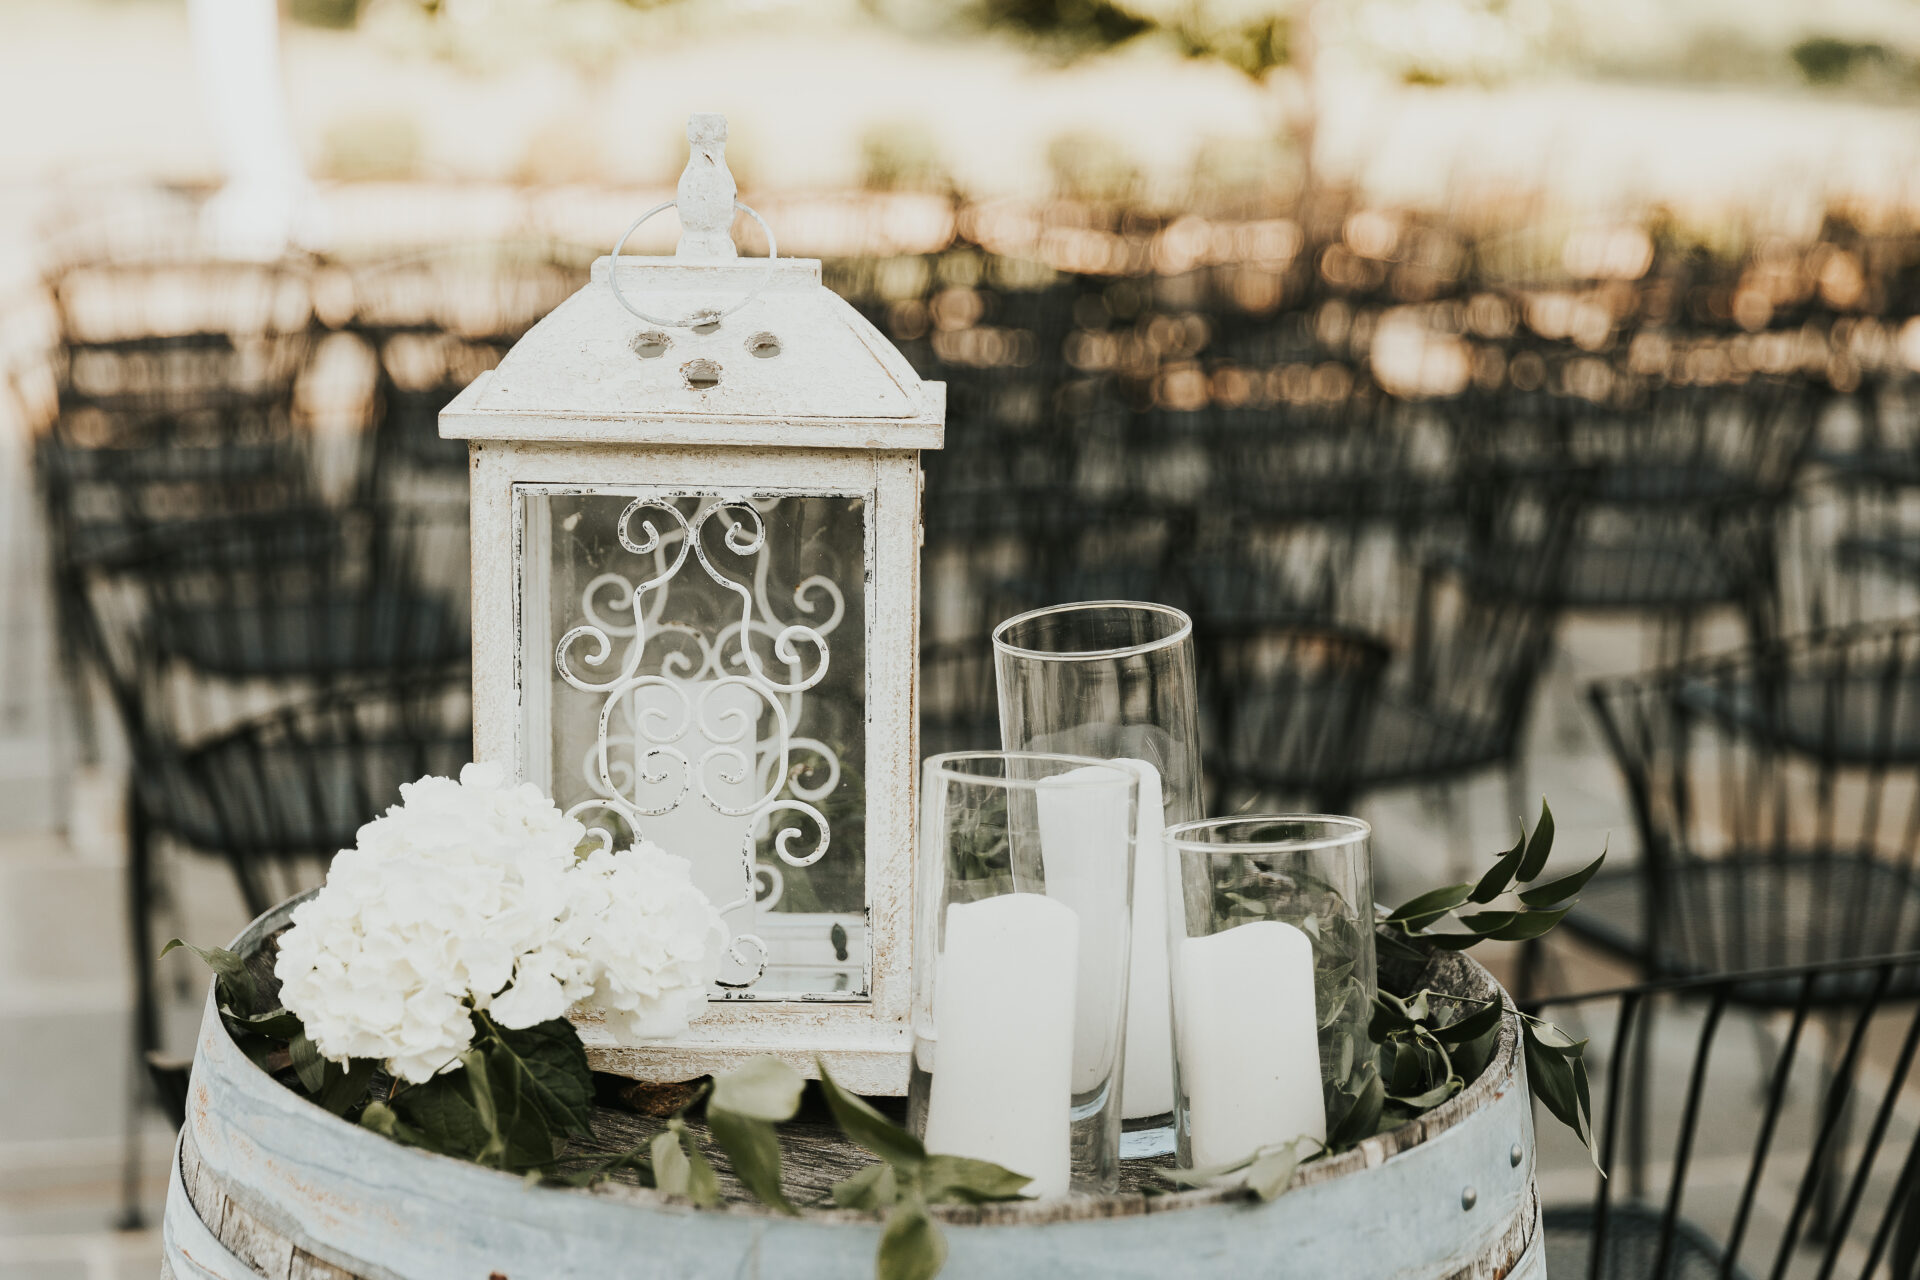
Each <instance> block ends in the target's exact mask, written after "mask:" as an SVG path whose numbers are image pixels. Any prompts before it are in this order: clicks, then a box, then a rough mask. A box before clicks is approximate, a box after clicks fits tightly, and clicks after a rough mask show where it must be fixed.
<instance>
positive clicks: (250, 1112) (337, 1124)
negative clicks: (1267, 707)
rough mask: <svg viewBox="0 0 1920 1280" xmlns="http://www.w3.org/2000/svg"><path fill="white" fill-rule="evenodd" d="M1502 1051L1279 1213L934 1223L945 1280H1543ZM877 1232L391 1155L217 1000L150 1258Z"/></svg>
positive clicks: (1028, 1214) (625, 1245)
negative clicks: (295, 1082) (297, 1077)
mask: <svg viewBox="0 0 1920 1280" xmlns="http://www.w3.org/2000/svg"><path fill="white" fill-rule="evenodd" d="M293 905H294V904H293V903H288V904H285V905H283V906H282V907H280V908H277V909H276V910H275V911H273V912H270V913H268V914H267V915H266V916H263V917H262V918H261V919H260V920H259V921H256V922H255V923H254V925H253V926H251V927H250V928H249V929H248V930H247V931H246V933H244V934H242V935H241V937H240V939H238V940H237V941H236V943H235V944H234V946H235V949H236V950H239V951H241V952H243V953H245V952H247V951H250V950H251V949H252V948H254V947H257V946H258V945H259V943H260V941H261V940H262V939H263V938H264V937H266V936H267V935H268V934H270V933H271V932H273V931H274V930H276V929H278V928H280V927H282V926H283V925H284V923H285V917H286V915H287V914H288V913H289V912H290V911H291V909H292V906H293ZM1446 964H1447V965H1448V966H1449V968H1448V969H1447V970H1446V971H1444V972H1443V974H1442V981H1443V982H1445V983H1446V985H1449V986H1455V987H1459V988H1463V989H1465V990H1467V991H1469V992H1471V993H1474V994H1491V993H1492V992H1493V991H1497V990H1498V988H1497V987H1496V986H1494V984H1493V982H1492V979H1491V977H1489V976H1488V975H1487V974H1486V972H1485V970H1483V969H1481V968H1479V966H1477V965H1473V964H1472V963H1471V962H1470V961H1465V960H1461V959H1458V958H1454V957H1449V958H1448V960H1447V961H1446ZM1448 979H1451V981H1450V982H1448V981H1447V980H1448ZM1517 1041H1518V1035H1517V1034H1516V1032H1515V1029H1514V1027H1513V1026H1512V1025H1511V1023H1509V1026H1508V1027H1507V1029H1506V1031H1505V1032H1504V1033H1503V1036H1502V1040H1501V1046H1500V1049H1499V1051H1498V1052H1497V1053H1496V1055H1495V1058H1494V1061H1493V1062H1492V1063H1491V1064H1490V1065H1489V1066H1488V1068H1487V1070H1486V1072H1485V1073H1483V1075H1482V1077H1481V1079H1480V1080H1478V1081H1476V1082H1475V1083H1474V1084H1473V1085H1472V1086H1469V1088H1468V1089H1466V1090H1464V1091H1463V1092H1462V1093H1461V1095H1460V1096H1459V1097H1456V1098H1454V1099H1452V1100H1451V1101H1449V1102H1448V1103H1446V1104H1444V1105H1443V1106H1442V1107H1440V1108H1438V1109H1436V1110H1435V1111H1434V1112H1432V1113H1429V1114H1428V1115H1427V1116H1423V1117H1422V1118H1421V1119H1420V1120H1419V1121H1416V1122H1415V1123H1414V1124H1412V1125H1408V1126H1406V1127H1405V1128H1403V1129H1402V1130H1400V1131H1397V1132H1396V1133H1393V1134H1387V1135H1382V1136H1381V1137H1379V1138H1376V1139H1373V1140H1371V1141H1369V1142H1368V1143H1366V1144H1363V1145H1362V1146H1361V1147H1360V1148H1359V1149H1357V1150H1355V1151H1353V1152H1349V1153H1347V1154H1345V1155H1343V1156H1341V1157H1338V1158H1336V1159H1333V1160H1328V1161H1322V1162H1316V1163H1315V1164H1312V1165H1309V1166H1307V1167H1305V1168H1304V1169H1302V1170H1301V1171H1300V1174H1299V1175H1298V1177H1297V1181H1296V1183H1295V1185H1294V1187H1293V1188H1292V1189H1291V1190H1290V1191H1289V1192H1288V1193H1287V1194H1286V1195H1285V1196H1283V1197H1281V1198H1280V1199H1278V1200H1276V1201H1274V1202H1273V1203H1271V1204H1267V1205H1256V1204H1251V1203H1249V1202H1247V1201H1246V1200H1245V1199H1244V1198H1242V1197H1240V1196H1238V1195H1235V1194H1233V1193H1222V1192H1215V1191H1195V1192H1183V1193H1179V1194H1175V1195H1164V1196H1143V1195H1138V1194H1133V1195H1122V1196H1115V1197H1109V1198H1106V1199H1102V1200H1083V1199H1072V1200H1064V1201H1054V1202H1047V1203H1032V1202H1028V1203H1016V1204H1006V1205H987V1206H980V1207H978V1208H966V1207H952V1208H943V1209H940V1210H936V1212H937V1214H938V1215H939V1216H940V1217H941V1218H942V1220H943V1221H944V1222H945V1223H946V1224H947V1229H946V1236H947V1240H948V1244H949V1249H950V1252H949V1260H948V1264H947V1269H946V1271H945V1273H944V1275H945V1276H947V1277H950V1278H951V1280H969V1278H970V1277H1007V1276H1046V1277H1048V1278H1049V1280H1057V1278H1071V1277H1076V1276H1089V1277H1091V1276H1101V1277H1108V1276H1114V1277H1134V1276H1138V1277H1143V1278H1145V1277H1152V1278H1153V1280H1165V1278H1166V1277H1170V1276H1183V1277H1184V1276H1196V1277H1200V1276H1247V1275H1263V1276H1277V1277H1301V1278H1302V1280H1306V1278H1308V1277H1312V1278H1313V1280H1322V1278H1324V1277H1331V1276H1343V1277H1344V1276H1352V1277H1367V1278H1368V1280H1499V1278H1501V1277H1507V1278H1509V1280H1540V1277H1543V1276H1544V1274H1545V1267H1544V1262H1543V1260H1542V1241H1541V1234H1540V1228H1539V1205H1538V1200H1537V1196H1536V1193H1535V1189H1534V1181H1533V1112H1532V1105H1531V1102H1530V1100H1529V1098H1528V1095H1527V1089H1526V1085H1525V1078H1524V1074H1523V1069H1522V1066H1521V1062H1520V1055H1519V1051H1518V1050H1519V1046H1518V1043H1517ZM1516 1145H1517V1146H1518V1147H1519V1149H1520V1152H1521V1159H1520V1161H1519V1162H1518V1163H1517V1164H1516V1163H1515V1162H1514V1160H1513V1155H1512V1153H1513V1150H1514V1148H1515V1146H1516ZM1469 1190H1471V1191H1472V1193H1473V1194H1472V1195H1471V1196H1470V1197H1469V1196H1468V1195H1467V1194H1466V1193H1467V1192H1468V1191H1469ZM879 1232H880V1224H879V1220H878V1219H877V1218H876V1217H875V1216H874V1215H870V1214H863V1213H854V1212H849V1211H840V1210H808V1211H806V1212H805V1213H804V1214H803V1215H802V1216H801V1217H799V1218H787V1217H784V1216H781V1215H777V1214H775V1213H773V1212H772V1211H770V1210H767V1209H765V1208H764V1207H762V1206H759V1205H751V1204H729V1205H726V1206H724V1207H722V1208H719V1209H709V1210H699V1209H695V1208H693V1207H692V1206H690V1205H688V1204H686V1203H685V1202H683V1201H677V1200H674V1199H672V1198H669V1197H665V1196H662V1195H660V1194H659V1193H657V1192H654V1191H651V1190H648V1189H645V1188H638V1187H631V1186H602V1187H599V1188H596V1189H595V1190H594V1191H592V1192H581V1191H575V1190H567V1189H560V1188H551V1187H528V1186H526V1185H525V1184H523V1183H522V1182H521V1180H519V1179H517V1178H513V1177H510V1176H508V1175H504V1174H501V1173H498V1172H495V1171H492V1170H487V1169H482V1168H479V1167H477V1166H475V1165H472V1164H468V1163H466V1162H464V1161H458V1160H453V1159H449V1158H447V1157H444V1156H437V1155H433V1154H431V1153H426V1152H421V1151H416V1150H411V1149H408V1148H405V1147H401V1146H399V1145H397V1144H395V1143H392V1142H389V1141H388V1140H387V1139H385V1138H382V1137H380V1136H379V1135H377V1134H374V1133H371V1132H368V1131H366V1130H363V1129H361V1128H359V1127H358V1126H356V1125H351V1124H348V1123H347V1122H345V1121H343V1120H340V1119H338V1118H337V1117H334V1116H332V1115H329V1114H328V1113H326V1112H325V1111H323V1110H321V1109H320V1108H318V1107H315V1106H313V1105H312V1104H311V1103H309V1102H307V1101H306V1100H305V1099H304V1098H301V1097H300V1096H298V1095H297V1094H295V1093H294V1092H293V1091H291V1090H289V1089H286V1088H285V1087H283V1086H282V1085H280V1084H279V1083H277V1082H276V1081H274V1080H273V1079H272V1078H271V1077H269V1076H268V1075H266V1074H265V1073H264V1072H262V1071H260V1070H259V1069H258V1068H257V1067H256V1066H254V1064H253V1063H252V1062H250V1061H249V1060H248V1059H247V1058H246V1057H245V1055H244V1054H242V1053H241V1052H240V1051H239V1049H238V1048H237V1047H236V1046H235V1045H234V1044H233V1042H232V1039H231V1038H230V1037H229V1036H228V1035H227V1033H226V1029H225V1027H224V1026H223V1025H222V1024H221V1022H220V1018H219V1015H218V1012H217V1011H216V1010H215V1009H214V1007H213V1004H212V1001H211V998H209V1002H208V1005H207V1009H206V1012H205V1015H204V1018H203V1021H202V1027H201V1036H200V1044H199V1051H198V1054H197V1056H196V1059H195V1065H194V1078H193V1083H192V1087H191V1089H190V1092H189V1099H188V1121H187V1127H186V1129H185V1130H184V1131H183V1132H182V1135H181V1139H180V1145H179V1149H178V1155H177V1158H176V1161H175V1169H174V1176H173V1185H172V1186H171V1187H170V1189H169V1194H168V1200H167V1219H166V1230H165V1233H164V1240H165V1246H166V1253H167V1259H168V1264H169V1265H170V1266H171V1267H172V1269H173V1272H174V1274H175V1275H176V1276H177V1277H179V1278H180V1280H242V1278H243V1277H246V1276H266V1277H269V1280H440V1278H442V1277H445V1278H446V1280H454V1278H455V1277H458V1278H459V1280H473V1278H474V1277H485V1276H488V1275H491V1274H495V1273H497V1274H500V1275H504V1276H506V1277H507V1278H508V1280H534V1278H536V1277H548V1276H567V1275H576V1274H578V1275H587V1274H613V1275H620V1276H623V1277H642V1278H651V1277H660V1278H661V1280H668V1278H671V1280H696V1278H702V1277H715V1278H716V1280H721V1278H725V1280H732V1278H734V1277H743V1276H767V1277H775V1276H777V1277H792V1278H794V1280H816V1278H817V1280H828V1278H832V1280H841V1278H842V1277H846V1276H850V1275H864V1274H869V1273H870V1272H871V1269H872V1265H873V1262H872V1259H873V1255H874V1251H875V1249H876V1247H877V1245H878V1243H879ZM215 1249H217V1250H218V1251H219V1252H218V1255H216V1253H215V1252H214V1250H215ZM234 1267H238V1268H239V1269H238V1270H233V1269H232V1268H234Z"/></svg>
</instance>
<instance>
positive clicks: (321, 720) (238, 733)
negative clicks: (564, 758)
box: [181, 666, 473, 913]
mask: <svg viewBox="0 0 1920 1280" xmlns="http://www.w3.org/2000/svg"><path fill="white" fill-rule="evenodd" d="M472 719H473V715H472V705H471V680H470V677H469V676H468V673H467V671H466V669H465V667H464V666H454V667H452V668H442V669H439V670H432V669H428V670H423V671H417V672H415V673H413V674H410V675H404V676H402V677H401V678H394V677H391V676H380V677H376V678H372V679H370V680H368V681H366V682H365V683H359V684H351V685H347V686H344V687H338V688H334V689H331V690H329V691H328V692H326V693H325V694H323V695H321V696H320V697H319V698H316V699H313V700H311V701H307V702H301V703H297V704H294V705H292V706H288V707H284V708H282V709H280V710H278V711H275V712H273V713H271V714H270V715H267V716H264V717H261V718H259V719H256V720H252V721H249V722H247V723H245V724H242V725H240V726H239V727H237V728H234V729H231V730H229V731H227V732H225V733H223V734H221V735H220V736H219V737H217V738H214V739H212V740H211V741H208V742H206V743H204V744H202V745H200V746H198V747H196V748H194V749H193V750H192V751H190V752H188V753H187V754H186V756H185V757H184V758H183V759H182V761H181V768H182V771H183V772H184V774H185V775H186V777H187V778H188V779H189V780H190V781H191V783H192V785H193V786H194V787H195V788H196V789H197V791H198V792H199V794H200V796H202V797H204V799H205V802H206V805H207V818H208V822H207V825H206V827H205V828H204V829H203V830H202V831H201V832H200V833H199V836H200V841H199V842H200V844H201V845H202V847H203V848H206V849H207V850H209V851H210V852H214V853H217V854H219V855H221V856H222V857H224V858H225V859H226V860H227V861H228V863H229V865H231V866H232V867H233V869H234V873H235V876H236V878H237V879H238V881H239V883H240V885H241V888H242V892H243V894H244V895H245V897H246V900H247V905H248V909H249V910H252V911H255V912H256V913H257V912H259V911H264V910H266V909H267V908H268V907H270V906H271V905H272V904H273V903H275V902H277V901H279V900H280V899H282V898H284V897H286V896H288V895H290V894H293V893H297V892H299V891H301V890H302V889H306V888H311V887H312V886H313V885H315V884H317V883H319V881H320V878H321V877H322V876H324V874H325V870H326V864H327V862H328V860H330V859H331V858H332V856H333V854H334V853H335V852H337V851H338V850H340V849H343V848H348V847H350V846H352V844H353V842H354V835H355V833H356V832H357V831H358V830H359V829H360V827H361V826H363V825H365V824H366V823H367V822H369V821H371V820H372V819H373V818H374V817H376V816H378V815H379V814H380V813H381V812H383V811H384V810H385V809H386V808H388V807H389V806H390V805H393V804H397V803H399V788H400V784H401V783H404V782H412V781H413V780H414V779H416V778H419V777H422V776H424V775H426V774H440V775H447V776H451V775H454V774H457V773H458V772H459V770H460V766H461V765H463V764H465V763H466V762H467V761H468V760H470V759H472V758H473V742H472V736H473V735H472Z"/></svg>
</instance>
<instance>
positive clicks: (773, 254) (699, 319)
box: [607, 200, 780, 329]
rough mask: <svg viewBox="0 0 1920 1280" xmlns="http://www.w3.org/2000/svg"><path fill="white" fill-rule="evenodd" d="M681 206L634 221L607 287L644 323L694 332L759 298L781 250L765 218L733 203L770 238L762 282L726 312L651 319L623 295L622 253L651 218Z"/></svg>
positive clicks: (664, 205) (663, 206) (665, 205)
mask: <svg viewBox="0 0 1920 1280" xmlns="http://www.w3.org/2000/svg"><path fill="white" fill-rule="evenodd" d="M679 203H680V202H679V201H678V200H665V201H662V202H661V203H659V204H657V205H655V206H653V208H651V209H649V210H647V211H646V212H645V213H643V214H641V215H640V216H639V217H637V218H635V219H634V220H633V225H632V226H630V227H628V228H627V230H626V232H625V234H623V235H622V236H621V237H620V239H619V242H618V243H616V244H615V245H614V246H613V262H612V264H611V265H610V266H609V268H608V270H607V284H608V285H609V286H611V287H612V289H613V296H614V297H615V298H616V299H618V300H619V303H620V305H621V306H623V307H625V308H626V309H627V310H628V311H630V312H632V313H633V314H634V315H636V316H638V317H640V318H641V319H642V320H645V321H646V322H647V323H648V324H657V325H662V326H664V327H666V328H669V329H691V328H694V327H695V326H697V325H703V324H718V323H720V322H721V321H722V320H724V319H726V318H727V317H728V316H730V315H732V314H733V313H734V312H736V311H738V310H739V309H740V308H742V307H744V306H746V305H747V304H748V303H749V302H752V301H753V300H754V299H755V298H757V297H759V296H760V294H761V292H762V291H763V290H765V289H766V287H767V284H768V283H769V282H770V281H771V280H772V279H773V264H774V263H775V262H776V261H778V260H779V257H780V246H779V245H778V244H777V243H775V241H774V238H773V228H772V227H769V226H768V225H767V220H766V219H765V218H763V217H761V216H760V215H759V214H757V213H755V212H754V211H753V210H752V209H749V208H748V207H747V206H746V205H744V204H741V203H740V202H739V201H738V200H735V201H734V202H733V207H734V208H736V209H738V210H739V211H740V212H742V213H744V214H746V215H747V216H748V217H749V218H752V219H753V220H754V221H755V222H757V223H759V224H760V230H761V232H762V233H764V234H765V235H766V237H767V259H766V261H767V269H766V270H765V271H763V272H761V274H760V279H759V280H758V281H756V282H755V283H754V286H753V288H751V289H749V290H747V293H746V296H745V297H743V298H741V299H740V301H738V302H736V303H734V304H733V305H732V306H730V307H728V308H727V309H726V310H725V311H715V310H712V309H711V308H709V309H708V310H705V311H696V312H694V313H693V314H692V315H690V316H688V317H686V318H685V319H684V320H668V319H666V318H665V317H663V316H655V315H648V314H647V313H646V312H644V311H642V310H641V309H640V308H638V307H636V306H634V305H633V304H632V303H631V302H629V301H627V295H626V294H624V293H622V292H620V251H621V250H622V249H624V248H626V247H627V241H628V240H629V239H630V238H631V237H632V236H633V233H634V232H636V231H638V230H639V229H640V226H641V224H642V223H644V222H646V220H647V219H648V218H651V217H653V215H654V214H656V213H660V212H663V211H665V210H667V209H671V208H673V207H674V206H675V205H677V204H679Z"/></svg>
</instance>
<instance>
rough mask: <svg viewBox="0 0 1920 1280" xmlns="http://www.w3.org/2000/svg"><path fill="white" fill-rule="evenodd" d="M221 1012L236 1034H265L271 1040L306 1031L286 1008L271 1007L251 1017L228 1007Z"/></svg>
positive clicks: (291, 1036) (285, 1038)
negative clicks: (243, 1015)
mask: <svg viewBox="0 0 1920 1280" xmlns="http://www.w3.org/2000/svg"><path fill="white" fill-rule="evenodd" d="M220 1013H221V1016H222V1017H224V1018H225V1019H226V1020H227V1029H228V1030H229V1031H231V1032H233V1033H235V1034H236V1035H256V1036H265V1037H266V1038H267V1039H269V1040H292V1039H293V1038H294V1037H295V1036H297V1035H301V1034H303V1033H304V1032H305V1031H306V1028H305V1027H304V1026H302V1025H301V1023H300V1019H299V1018H298V1017H296V1016H295V1015H293V1014H291V1013H289V1012H287V1011H286V1010H285V1009H269V1010H267V1011H266V1012H265V1013H256V1014H254V1015H252V1016H251V1017H242V1016H241V1015H240V1014H237V1013H234V1012H233V1011H232V1010H231V1009H227V1008H222V1009H221V1010H220Z"/></svg>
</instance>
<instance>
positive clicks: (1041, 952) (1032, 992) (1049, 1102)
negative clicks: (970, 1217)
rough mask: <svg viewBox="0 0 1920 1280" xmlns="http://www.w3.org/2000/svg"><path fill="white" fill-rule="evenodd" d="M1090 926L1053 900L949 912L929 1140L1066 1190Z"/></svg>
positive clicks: (936, 993) (937, 985)
mask: <svg viewBox="0 0 1920 1280" xmlns="http://www.w3.org/2000/svg"><path fill="white" fill-rule="evenodd" d="M1079 950H1080V922H1079V919H1078V918H1077V917H1076V916H1075V915H1074V913H1073V911H1072V910H1070V909H1069V908H1067V907H1066V906H1063V905H1062V904H1060V903H1058V902H1055V901H1054V900H1053V899H1051V898H1049V897H1047V896H1046V895H1044V894H1038V893H1008V894H1002V895H1001V896H999V897H995V898H987V899H984V900H983V901H980V902H956V903H953V904H952V905H950V906H949V907H948V908H947V927H946V945H945V946H944V947H943V948H942V950H941V953H940V963H939V968H938V969H937V970H936V975H935V982H934V990H933V1025H934V1041H935V1049H934V1064H933V1081H932V1085H931V1090H930V1092H929V1094H928V1097H927V1131H926V1139H925V1140H926V1144H927V1149H928V1150H929V1151H932V1152H935V1153H937V1154H940V1155H952V1156H968V1157H971V1158H973V1159H975V1160H991V1161H992V1162H993V1163H995V1164H997V1165H1000V1166H1002V1167H1003V1168H1007V1169H1011V1170H1013V1171H1014V1172H1016V1173H1023V1174H1025V1175H1026V1176H1027V1177H1029V1178H1031V1179H1033V1181H1032V1182H1031V1183H1029V1184H1028V1185H1027V1188H1026V1190H1027V1192H1028V1194H1030V1195H1037V1196H1057V1195H1065V1194H1066V1191H1067V1186H1068V1178H1069V1167H1070V1140H1069V1135H1068V1126H1069V1124H1070V1123H1071V1118H1070V1115H1069V1113H1070V1112H1071V1110H1072V1107H1073V1025H1074V1023H1073V1003H1074V976H1075V973H1074V970H1075V965H1076V963H1077V958H1078V956H1079Z"/></svg>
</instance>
